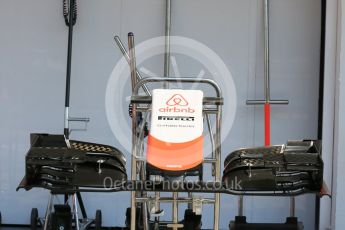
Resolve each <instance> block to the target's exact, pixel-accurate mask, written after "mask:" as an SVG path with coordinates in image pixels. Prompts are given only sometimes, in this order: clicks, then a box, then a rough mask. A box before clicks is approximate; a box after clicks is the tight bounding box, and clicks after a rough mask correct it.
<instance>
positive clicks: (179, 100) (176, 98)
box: [166, 94, 188, 106]
mask: <svg viewBox="0 0 345 230" xmlns="http://www.w3.org/2000/svg"><path fill="white" fill-rule="evenodd" d="M166 104H167V105H168V106H177V105H179V106H187V105H188V101H187V100H186V99H185V98H184V97H183V96H182V95H181V94H174V95H173V96H172V97H171V98H170V99H169V100H168V101H167V102H166Z"/></svg>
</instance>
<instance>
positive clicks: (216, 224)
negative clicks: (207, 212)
mask: <svg viewBox="0 0 345 230" xmlns="http://www.w3.org/2000/svg"><path fill="white" fill-rule="evenodd" d="M217 109H218V113H217V117H216V138H215V142H216V154H215V155H216V167H215V171H216V173H215V180H216V182H221V172H220V169H221V126H222V107H221V106H217ZM219 218H220V194H219V193H216V194H215V204H214V226H213V229H215V230H218V229H219Z"/></svg>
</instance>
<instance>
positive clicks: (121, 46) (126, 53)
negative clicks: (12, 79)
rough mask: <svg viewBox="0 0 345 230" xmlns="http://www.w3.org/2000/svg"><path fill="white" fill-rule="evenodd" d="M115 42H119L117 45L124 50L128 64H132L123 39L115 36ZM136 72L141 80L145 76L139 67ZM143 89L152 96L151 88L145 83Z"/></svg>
mask: <svg viewBox="0 0 345 230" xmlns="http://www.w3.org/2000/svg"><path fill="white" fill-rule="evenodd" d="M114 39H115V42H116V44H117V46H118V47H119V49H120V51H121V52H122V54H123V56H124V57H125V59H126V61H127V62H128V64H130V58H129V54H128V52H127V50H126V48H125V46H124V45H123V43H122V42H121V39H120V37H119V36H115V37H114ZM135 72H136V74H137V79H138V81H140V80H141V79H143V77H142V76H141V74H140V72H139V71H138V69H137V68H135ZM143 90H144V92H145V93H146V94H147V95H148V96H151V93H150V90H149V89H148V88H147V86H146V85H143Z"/></svg>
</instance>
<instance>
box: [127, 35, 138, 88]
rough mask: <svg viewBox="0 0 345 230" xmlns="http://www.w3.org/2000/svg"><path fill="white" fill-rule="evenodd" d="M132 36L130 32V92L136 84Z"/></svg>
mask: <svg viewBox="0 0 345 230" xmlns="http://www.w3.org/2000/svg"><path fill="white" fill-rule="evenodd" d="M134 46H135V45H134V34H133V33H132V32H130V33H128V47H129V60H130V62H129V66H130V71H131V83H132V91H133V90H134V88H135V85H136V84H137V75H136V60H135V48H134Z"/></svg>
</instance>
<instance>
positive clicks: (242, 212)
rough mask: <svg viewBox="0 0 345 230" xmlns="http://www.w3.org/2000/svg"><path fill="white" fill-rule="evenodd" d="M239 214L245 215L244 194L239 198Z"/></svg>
mask: <svg viewBox="0 0 345 230" xmlns="http://www.w3.org/2000/svg"><path fill="white" fill-rule="evenodd" d="M238 215H239V216H243V215H244V211H243V196H242V195H241V196H240V197H239V198H238Z"/></svg>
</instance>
